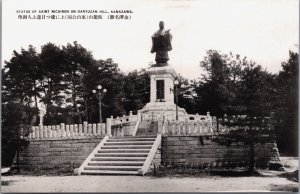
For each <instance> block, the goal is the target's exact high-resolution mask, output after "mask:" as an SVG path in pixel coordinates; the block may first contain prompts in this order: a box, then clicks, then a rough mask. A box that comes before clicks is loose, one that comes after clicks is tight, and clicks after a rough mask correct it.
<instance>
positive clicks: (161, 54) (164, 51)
mask: <svg viewBox="0 0 300 194" xmlns="http://www.w3.org/2000/svg"><path fill="white" fill-rule="evenodd" d="M164 26H165V25H164V22H163V21H160V22H159V30H158V31H157V32H155V33H154V34H153V35H152V49H151V53H156V55H155V61H156V64H155V65H154V66H166V65H168V64H167V62H168V60H169V55H168V51H170V50H172V45H171V40H172V35H171V33H170V29H169V30H165V29H164Z"/></svg>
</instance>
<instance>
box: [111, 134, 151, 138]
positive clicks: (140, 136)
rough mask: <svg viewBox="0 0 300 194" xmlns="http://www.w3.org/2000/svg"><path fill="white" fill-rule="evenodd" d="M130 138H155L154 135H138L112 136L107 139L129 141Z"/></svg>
mask: <svg viewBox="0 0 300 194" xmlns="http://www.w3.org/2000/svg"><path fill="white" fill-rule="evenodd" d="M131 138H134V139H135V138H156V136H154V135H139V136H113V137H110V138H109V139H131Z"/></svg>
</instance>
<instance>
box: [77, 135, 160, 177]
mask: <svg viewBox="0 0 300 194" xmlns="http://www.w3.org/2000/svg"><path fill="white" fill-rule="evenodd" d="M160 141H161V136H160V135H157V136H126V137H111V138H109V137H108V136H106V137H105V138H104V139H103V140H102V141H101V143H100V144H99V145H98V146H97V147H96V148H95V149H94V151H93V152H92V153H91V154H90V156H89V157H88V158H87V159H86V160H85V162H84V163H83V164H82V165H81V167H80V168H79V174H82V175H105V174H106V175H144V174H145V173H146V171H147V170H148V168H149V166H150V164H151V161H152V159H153V157H154V155H153V152H155V153H156V150H157V148H158V146H159V144H160ZM155 153H154V154H155Z"/></svg>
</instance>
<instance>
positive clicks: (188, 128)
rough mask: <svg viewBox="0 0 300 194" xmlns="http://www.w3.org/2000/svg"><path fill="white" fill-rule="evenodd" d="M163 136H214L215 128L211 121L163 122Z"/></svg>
mask: <svg viewBox="0 0 300 194" xmlns="http://www.w3.org/2000/svg"><path fill="white" fill-rule="evenodd" d="M162 128H163V129H162V134H163V135H171V136H173V135H174V136H176V135H181V136H182V135H183V136H190V135H191V136H195V135H204V134H212V133H213V126H212V122H211V120H208V119H205V120H189V121H186V122H182V121H167V120H165V121H163V124H162Z"/></svg>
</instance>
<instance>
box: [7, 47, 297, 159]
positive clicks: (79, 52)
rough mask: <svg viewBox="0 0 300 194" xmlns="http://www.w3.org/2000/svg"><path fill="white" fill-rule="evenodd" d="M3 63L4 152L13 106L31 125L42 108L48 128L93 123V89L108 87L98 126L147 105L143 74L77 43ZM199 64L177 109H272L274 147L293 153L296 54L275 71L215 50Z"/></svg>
mask: <svg viewBox="0 0 300 194" xmlns="http://www.w3.org/2000/svg"><path fill="white" fill-rule="evenodd" d="M5 63H6V65H5V66H4V67H3V68H2V71H1V73H2V142H3V144H2V145H3V146H2V154H3V150H8V149H7V148H8V147H10V146H12V142H13V140H12V138H11V137H13V135H12V134H11V133H14V130H13V128H16V126H17V122H15V120H16V119H18V118H17V117H16V116H15V113H14V112H13V111H11V110H10V108H9V105H10V104H11V103H12V102H13V101H17V103H18V104H20V105H21V106H22V107H23V108H24V110H26V111H25V112H26V114H27V117H28V118H29V119H28V120H31V121H30V123H31V124H33V125H37V124H38V121H39V119H38V109H40V108H41V106H43V107H44V109H45V118H44V124H46V125H55V124H59V123H61V122H64V123H79V122H82V121H88V122H98V120H99V108H98V100H97V98H96V95H95V94H93V92H92V91H93V90H95V89H97V86H98V85H102V87H103V88H106V89H107V93H106V94H105V96H104V97H103V101H102V103H103V104H102V112H103V115H102V116H103V121H105V118H107V117H110V116H111V115H113V116H122V115H124V114H128V113H129V111H133V112H134V113H136V112H137V110H139V109H141V108H142V107H143V106H144V105H145V104H146V103H147V102H149V94H150V78H149V75H148V73H147V72H146V71H145V69H142V70H141V71H139V72H138V71H133V72H129V73H124V72H122V71H120V69H119V67H118V64H117V63H115V62H114V61H113V60H112V59H100V60H98V59H95V58H94V57H93V55H92V53H91V52H90V51H88V50H87V49H86V48H84V47H83V46H82V45H80V44H78V43H77V42H74V43H72V44H67V45H66V46H57V45H55V44H53V43H47V44H45V45H43V46H42V47H41V51H40V53H38V52H36V49H35V48H34V47H33V46H31V45H30V46H29V47H28V48H27V49H21V51H20V52H17V51H13V56H12V58H11V59H10V60H9V61H6V62H5ZM200 67H201V68H202V69H203V71H204V74H203V75H202V77H201V78H200V79H198V80H188V79H186V78H184V77H182V76H179V89H180V94H179V97H178V100H179V101H178V104H179V106H180V107H183V108H185V109H186V110H187V112H188V113H191V114H193V113H199V114H206V112H208V111H210V112H211V115H214V116H217V117H223V115H224V114H225V113H226V114H228V115H249V116H256V117H261V116H269V115H270V113H271V112H274V117H275V120H276V123H275V129H276V134H277V142H278V145H279V148H280V149H282V152H287V153H289V154H296V153H297V134H298V129H297V125H298V123H297V117H298V87H297V86H298V85H297V84H298V54H297V53H293V52H290V59H289V60H288V61H287V62H284V63H283V64H282V70H281V71H280V72H279V73H278V74H272V73H269V72H268V71H267V70H265V69H263V68H262V67H261V66H260V65H257V64H256V63H255V62H253V61H251V60H250V61H249V60H248V59H247V58H246V57H241V56H240V55H234V54H232V53H229V54H222V53H220V52H219V51H216V50H209V51H207V54H206V56H205V57H204V59H203V60H202V61H201V62H200ZM12 118H13V119H12ZM32 118H35V119H32ZM17 128H18V127H17ZM287 142H289V143H287ZM2 158H3V157H2ZM2 161H3V160H2Z"/></svg>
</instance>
